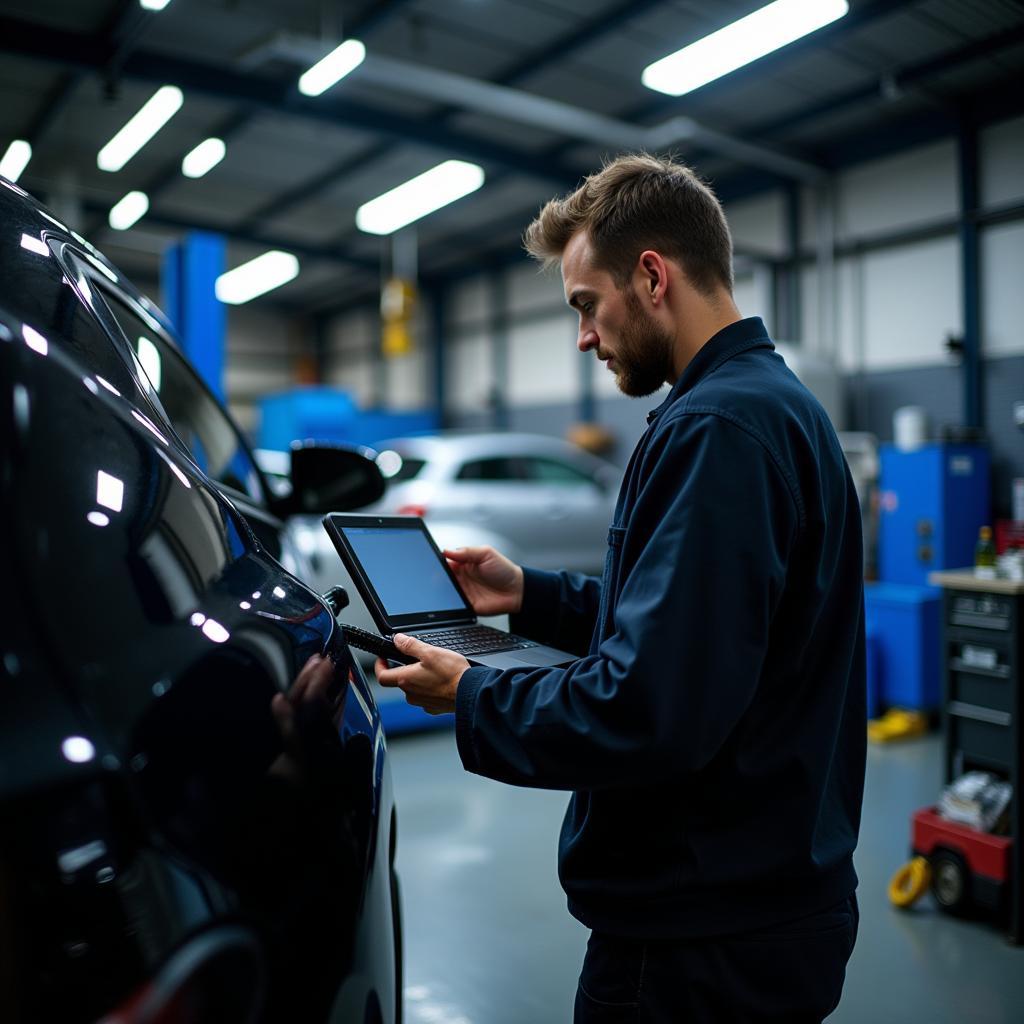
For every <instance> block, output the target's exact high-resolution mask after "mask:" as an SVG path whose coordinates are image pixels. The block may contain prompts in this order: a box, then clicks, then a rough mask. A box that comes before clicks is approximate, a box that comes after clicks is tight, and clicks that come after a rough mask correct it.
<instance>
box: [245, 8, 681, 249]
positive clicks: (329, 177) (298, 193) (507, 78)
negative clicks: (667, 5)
mask: <svg viewBox="0 0 1024 1024" xmlns="http://www.w3.org/2000/svg"><path fill="white" fill-rule="evenodd" d="M664 2H665V0H625V2H624V3H620V4H618V5H617V6H615V7H614V8H612V9H611V10H609V11H605V12H604V13H602V14H600V15H598V16H596V17H594V18H591V19H590V20H589V21H585V22H583V23H581V24H574V25H573V27H572V28H570V29H569V30H568V31H566V32H564V33H562V34H561V35H560V36H559V37H558V38H557V39H555V40H553V41H552V42H551V43H549V44H548V45H547V46H545V47H544V48H543V49H541V50H540V51H538V52H536V53H533V54H531V55H530V56H529V57H528V58H526V59H524V60H520V61H517V62H516V63H515V64H513V65H512V66H511V67H508V68H506V69H505V70H504V71H503V72H502V73H501V74H500V75H499V76H498V77H497V79H496V84H498V85H513V84H515V83H516V82H519V81H521V80H522V79H524V78H526V77H528V76H529V75H530V74H532V73H534V72H535V71H539V70H540V69H541V68H542V67H544V66H545V65H546V64H547V63H549V62H550V61H552V60H555V59H560V60H564V59H565V58H566V56H567V55H569V54H571V53H572V52H573V51H574V50H578V49H579V48H581V47H582V46H585V45H586V44H587V43H590V42H592V41H593V40H594V39H596V38H598V37H599V36H601V35H603V34H604V33H606V32H611V31H614V30H615V29H617V28H619V27H620V26H621V25H623V24H624V23H625V22H627V21H629V20H631V19H633V18H636V17H639V16H640V15H641V14H644V13H646V12H647V11H648V10H650V9H652V8H654V7H658V6H660V5H661V4H663V3H664ZM460 110H461V108H460V107H459V106H458V105H455V106H446V107H445V108H444V109H442V110H440V111H438V112H437V113H436V114H435V115H433V117H432V120H434V121H441V122H443V121H446V120H448V119H449V118H451V117H453V116H454V115H456V114H458V113H459V112H460ZM394 148H396V144H395V143H394V142H388V143H385V144H384V145H382V146H381V148H380V150H379V151H378V150H377V148H376V147H374V149H373V150H372V151H371V152H370V153H368V154H367V159H370V158H372V159H377V158H379V157H381V156H384V155H386V154H387V153H389V152H391V151H392V150H393V149H394ZM349 169H350V168H349V167H347V164H346V163H345V162H343V163H341V164H338V165H337V166H336V167H334V168H332V169H331V170H329V171H328V172H326V173H325V174H323V175H317V176H316V177H314V178H312V179H310V180H309V181H307V182H306V183H305V184H304V185H300V186H297V187H296V188H294V189H291V190H290V191H289V192H287V193H285V194H284V195H282V196H280V197H279V198H278V199H277V200H271V201H270V202H269V203H267V205H266V208H265V209H261V210H260V211H258V212H257V213H254V214H250V215H249V217H248V218H247V222H248V223H249V224H250V225H251V223H252V221H254V220H255V219H256V217H257V216H266V215H267V213H268V211H271V212H272V214H273V215H274V216H279V215H280V214H281V213H283V212H284V210H285V209H287V208H288V207H289V206H291V205H296V204H298V203H302V202H305V201H306V200H308V199H311V198H313V196H315V195H316V194H317V193H318V192H320V191H321V190H322V189H323V188H326V187H328V186H330V185H331V184H333V182H334V181H336V180H337V178H339V177H340V176H341V175H342V174H343V173H347V172H348V170H349ZM506 175H507V171H500V170H499V171H498V172H496V173H495V174H491V175H489V176H488V179H487V180H488V184H491V185H493V184H495V183H496V182H498V181H501V180H504V178H505V177H506ZM351 234H352V233H351V232H346V233H345V235H343V236H342V238H341V239H340V240H339V241H344V239H346V238H349V237H351Z"/></svg>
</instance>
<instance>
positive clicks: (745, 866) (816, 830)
mask: <svg viewBox="0 0 1024 1024" xmlns="http://www.w3.org/2000/svg"><path fill="white" fill-rule="evenodd" d="M512 628H513V630H515V631H517V632H520V633H524V634H525V635H527V636H530V637H532V638H534V639H537V640H540V641H543V642H548V643H553V644H555V645H557V646H559V647H562V648H563V649H566V650H569V651H572V652H574V653H579V655H580V659H579V660H578V661H576V662H573V663H572V664H571V665H569V666H568V667H566V668H562V669H529V668H526V669H512V670H507V671H498V670H494V669H486V668H471V669H469V670H468V671H466V672H465V673H464V674H463V676H462V679H461V681H460V683H459V689H458V696H457V710H456V735H457V742H458V748H459V753H460V756H461V758H462V761H463V764H464V765H465V767H466V768H467V769H468V770H470V771H473V772H477V773H479V774H481V775H486V776H489V777H490V778H494V779H498V780H501V781H503V782H509V783H513V784H516V785H522V786H536V787H545V788H551V789H571V790H574V793H573V796H572V800H571V803H570V804H569V808H568V811H567V812H566V817H565V822H564V824H563V826H562V835H561V842H560V846H559V874H560V877H561V880H562V884H563V886H564V888H565V891H566V893H567V894H568V897H569V909H570V911H571V912H572V913H573V915H575V916H576V917H577V918H578V919H579V920H580V921H582V922H583V923H584V924H585V925H587V926H589V927H591V928H596V929H599V930H603V931H608V932H611V933H615V934H620V935H629V936H637V937H645V938H659V937H687V936H710V935H720V934H734V933H740V932H744V931H749V930H753V929H757V928H762V927H768V926H770V925H772V924H773V923H781V922H783V921H787V920H794V919H796V918H798V917H801V916H803V915H805V914H809V913H812V912H814V911H816V910H820V909H824V908H826V907H828V906H831V905H832V904H834V903H837V902H838V901H839V900H841V899H843V898H844V897H846V896H848V895H849V894H850V893H851V892H852V891H853V890H854V888H855V887H856V884H857V879H856V875H855V874H854V870H853V862H852V854H853V850H854V847H855V845H856V841H857V831H858V827H859V823H860V807H861V797H862V793H863V782H864V761H865V745H866V737H865V659H864V612H863V563H862V551H861V522H860V510H859V505H858V501H857V496H856V493H855V491H854V486H853V482H852V480H851V478H850V474H849V472H848V470H847V467H846V462H845V460H844V457H843V453H842V451H841V450H840V447H839V442H838V440H837V438H836V434H835V431H834V429H833V427H832V424H831V423H830V421H829V419H828V416H827V415H826V414H825V411H824V410H823V409H822V407H821V406H820V405H819V403H818V402H817V400H816V399H815V398H814V397H813V396H812V395H811V394H810V392H809V391H808V390H807V389H806V388H805V387H804V386H803V385H802V384H801V383H800V382H799V381H798V380H797V379H796V377H795V376H794V375H793V374H792V373H791V372H790V370H789V369H788V368H787V366H786V365H785V363H784V362H783V360H782V358H781V357H780V356H779V355H778V354H777V353H776V352H775V348H774V346H773V345H772V343H771V340H770V339H769V337H768V335H767V333H766V331H765V328H764V325H763V324H762V322H761V321H760V320H759V319H757V318H752V319H747V320H741V321H739V322H738V323H734V324H732V325H730V326H729V327H726V328H725V329H724V330H722V331H720V332H719V333H718V334H716V335H715V336H714V337H713V338H712V339H711V340H710V341H708V342H707V344H706V345H705V346H704V347H703V348H702V349H701V350H700V352H699V353H698V354H697V355H696V357H695V358H694V359H693V360H692V362H691V363H690V365H689V366H688V367H687V368H686V370H685V372H684V373H683V375H682V376H681V378H680V379H679V381H678V382H677V383H676V384H675V386H674V387H673V388H672V390H671V392H670V393H669V395H668V397H667V398H666V399H665V401H664V402H663V403H662V405H661V406H660V407H659V408H658V409H657V410H656V411H655V412H654V413H652V414H651V416H650V417H649V426H648V428H647V430H646V432H645V433H644V435H643V436H642V437H641V439H640V442H639V443H638V444H637V447H636V449H635V451H634V452H633V456H632V458H631V459H630V462H629V467H628V468H627V470H626V474H625V478H624V480H623V483H622V489H621V491H620V494H619V500H618V505H617V508H616V512H615V521H614V523H613V524H612V526H611V529H610V531H609V537H608V553H607V558H606V561H605V569H604V576H603V578H602V579H601V580H600V581H599V580H597V579H595V578H590V577H585V576H581V575H578V574H568V573H547V572H537V571H533V570H527V571H526V573H525V592H524V599H523V609H522V613H521V614H520V615H517V616H513V619H512Z"/></svg>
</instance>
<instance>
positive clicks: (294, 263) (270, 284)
mask: <svg viewBox="0 0 1024 1024" xmlns="http://www.w3.org/2000/svg"><path fill="white" fill-rule="evenodd" d="M298 275H299V261H298V260H297V259H296V258H295V257H294V256H293V255H292V254H291V253H290V252H281V250H280V249H271V250H270V252H265V253H264V254H263V255H262V256H257V257H256V259H254V260H249V262H248V263H243V264H242V265H241V266H240V267H235V269H234V270H229V271H228V272H227V273H226V274H221V275H220V277H218V278H217V281H216V283H215V284H214V292H215V293H216V295H217V298H218V299H220V301H221V302H228V303H230V304H231V305H232V306H238V305H240V304H241V303H243V302H248V301H249V300H250V299H255V298H256V296H257V295H262V294H263V293H264V292H269V291H270V290H271V289H273V288H280V287H281V285H283V284H287V283H288V282H289V281H291V280H292V279H293V278H296V277H298Z"/></svg>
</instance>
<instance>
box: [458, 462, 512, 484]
mask: <svg viewBox="0 0 1024 1024" xmlns="http://www.w3.org/2000/svg"><path fill="white" fill-rule="evenodd" d="M521 463H522V460H521V459H519V458H518V457H517V458H509V457H505V456H502V457H498V458H490V459H473V460H471V461H470V462H464V463H463V464H462V466H461V467H460V468H459V471H458V473H456V474H455V479H456V480H488V481H497V480H520V481H521V480H525V479H526V475H525V473H524V472H523V467H522V464H521Z"/></svg>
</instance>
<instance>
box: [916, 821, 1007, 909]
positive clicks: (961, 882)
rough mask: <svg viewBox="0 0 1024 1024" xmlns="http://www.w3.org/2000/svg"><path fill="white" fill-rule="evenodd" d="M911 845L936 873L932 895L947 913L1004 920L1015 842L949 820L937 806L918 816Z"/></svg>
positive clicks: (934, 873) (933, 872)
mask: <svg viewBox="0 0 1024 1024" xmlns="http://www.w3.org/2000/svg"><path fill="white" fill-rule="evenodd" d="M911 844H912V846H913V848H914V854H915V855H916V856H918V857H924V858H925V859H926V860H927V861H928V863H929V864H930V865H931V869H932V895H933V896H934V897H935V900H936V902H937V903H938V904H939V906H940V907H942V909H943V910H948V911H949V912H950V913H954V914H956V913H962V912H964V911H967V910H970V909H971V908H982V909H987V910H990V911H994V912H995V913H997V914H999V915H1000V916H1002V915H1003V914H1004V913H1005V912H1006V909H1007V904H1008V895H1009V884H1008V883H1009V881H1010V877H1011V873H1010V851H1011V849H1012V848H1013V840H1012V839H1011V838H1010V837H1009V836H996V835H992V834H991V833H989V832H978V831H977V830H976V829H973V828H968V827H967V826H966V825H960V824H958V823H957V822H955V821H947V820H946V819H945V818H943V817H940V816H939V814H938V813H937V811H936V810H935V809H934V808H933V807H925V808H922V809H921V810H920V811H917V812H916V813H915V814H914V818H913V835H912V840H911Z"/></svg>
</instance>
